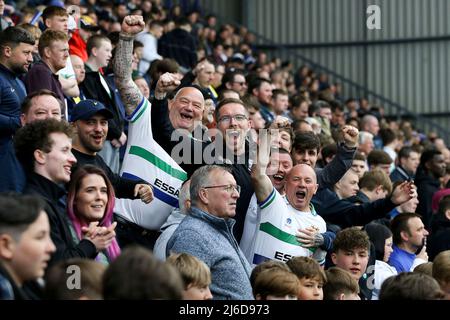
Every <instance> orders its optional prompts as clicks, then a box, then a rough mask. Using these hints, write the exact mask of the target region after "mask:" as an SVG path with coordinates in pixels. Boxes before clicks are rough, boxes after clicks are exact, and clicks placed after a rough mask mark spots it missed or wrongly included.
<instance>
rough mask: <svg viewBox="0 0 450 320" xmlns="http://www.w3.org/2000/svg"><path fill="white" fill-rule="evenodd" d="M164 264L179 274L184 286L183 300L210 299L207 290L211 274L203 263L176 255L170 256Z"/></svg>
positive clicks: (181, 254) (190, 257) (179, 254)
mask: <svg viewBox="0 0 450 320" xmlns="http://www.w3.org/2000/svg"><path fill="white" fill-rule="evenodd" d="M166 262H167V263H168V264H170V265H172V266H174V267H175V268H176V269H177V270H178V271H179V272H180V275H181V279H182V280H183V285H184V289H183V292H182V294H183V300H210V299H212V294H211V291H210V290H209V285H210V284H211V272H210V270H209V267H208V266H207V265H206V264H205V263H204V262H203V261H201V260H199V259H198V258H196V257H194V256H192V255H190V254H187V253H177V254H171V255H170V256H169V257H168V258H167V260H166Z"/></svg>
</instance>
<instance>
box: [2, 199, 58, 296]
mask: <svg viewBox="0 0 450 320" xmlns="http://www.w3.org/2000/svg"><path fill="white" fill-rule="evenodd" d="M55 250H56V248H55V245H54V244H53V242H52V240H51V239H50V224H49V222H48V217H47V214H46V213H45V211H44V202H43V201H42V200H40V199H39V198H37V197H34V196H19V195H0V300H29V299H35V298H37V297H35V296H34V295H35V294H39V293H38V292H35V291H31V292H30V291H27V290H26V282H29V283H28V284H30V282H33V283H34V282H35V281H36V280H38V279H40V278H42V277H43V276H44V272H45V268H46V267H47V263H48V261H49V260H50V257H51V255H52V253H53V252H55ZM30 288H31V287H30ZM33 288H34V286H33Z"/></svg>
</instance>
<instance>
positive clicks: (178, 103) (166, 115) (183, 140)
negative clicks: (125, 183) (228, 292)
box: [152, 73, 253, 241]
mask: <svg viewBox="0 0 450 320" xmlns="http://www.w3.org/2000/svg"><path fill="white" fill-rule="evenodd" d="M179 84H180V82H179V81H178V80H176V77H175V75H173V74H170V73H165V74H163V75H162V76H161V77H160V79H159V81H158V83H157V85H156V90H155V98H154V99H153V101H152V105H153V106H152V131H153V136H154V139H155V141H156V142H157V143H158V144H159V145H160V146H161V147H162V148H163V149H164V150H165V151H166V152H167V153H169V154H170V155H172V157H173V158H174V159H175V161H176V162H177V163H178V164H179V165H180V166H181V167H182V168H183V169H184V170H185V171H186V173H187V174H188V176H190V175H191V174H192V173H193V172H194V171H195V170H196V169H198V168H199V167H201V166H203V165H205V164H219V165H224V166H227V167H229V168H230V170H231V172H232V175H233V176H234V178H235V179H236V182H237V184H238V185H239V186H240V187H241V189H242V192H241V196H240V198H239V201H238V202H237V209H236V226H235V228H234V231H233V232H234V235H235V237H236V239H237V240H238V241H239V240H240V239H241V236H242V231H243V228H244V221H245V215H246V213H247V208H248V205H249V203H250V199H251V197H252V194H253V187H252V184H251V178H250V167H251V165H250V162H249V158H250V155H249V154H250V152H249V149H250V147H249V143H248V142H247V139H246V138H247V133H248V132H249V130H250V124H251V122H250V120H249V114H248V111H247V109H246V108H245V106H244V103H243V102H242V101H241V100H238V99H224V100H222V101H221V102H220V103H219V104H218V105H217V107H216V110H215V114H214V117H215V120H216V123H217V129H218V131H219V132H218V134H217V135H216V137H215V141H214V145H211V141H208V139H207V138H205V135H204V132H203V131H201V129H200V126H199V125H200V124H201V118H202V112H203V108H204V100H203V96H202V94H201V92H200V90H198V89H197V88H195V87H184V88H182V89H180V90H179V91H178V92H177V93H176V94H175V97H174V98H173V99H171V100H167V98H166V94H167V93H168V92H170V91H172V90H174V89H175V88H176V86H177V85H179ZM199 129H200V130H199ZM199 131H200V132H201V134H200V135H199V134H198V132H199ZM174 134H175V135H176V136H177V137H176V139H175V141H173V140H172V137H173V135H174ZM220 136H221V137H220Z"/></svg>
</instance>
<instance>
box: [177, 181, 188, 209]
mask: <svg viewBox="0 0 450 320" xmlns="http://www.w3.org/2000/svg"><path fill="white" fill-rule="evenodd" d="M190 185H191V182H190V180H187V181H186V182H185V183H184V184H183V185H182V186H181V188H180V193H179V195H178V205H179V207H180V212H181V213H184V214H186V213H187V208H186V201H187V200H191V193H190V190H189V188H190Z"/></svg>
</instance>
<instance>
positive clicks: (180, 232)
mask: <svg viewBox="0 0 450 320" xmlns="http://www.w3.org/2000/svg"><path fill="white" fill-rule="evenodd" d="M239 191H240V187H239V186H238V185H237V184H236V181H235V180H234V178H233V176H232V175H231V173H230V171H228V170H227V169H226V168H225V167H220V166H215V165H209V166H203V167H201V168H199V169H197V170H196V171H195V172H194V174H193V175H192V177H191V186H190V194H191V203H192V206H191V209H190V211H189V214H188V215H187V216H186V218H184V219H183V221H182V222H181V223H180V225H179V226H178V228H177V229H176V230H175V232H174V234H173V235H172V237H171V238H170V239H169V242H168V244H167V249H166V253H169V252H178V253H181V252H185V253H189V254H191V255H193V256H196V257H197V258H199V259H200V260H202V261H204V262H205V263H206V264H207V265H208V266H209V268H210V269H211V276H212V283H211V286H210V289H211V292H212V294H213V299H232V300H251V299H253V295H252V288H251V285H250V280H249V278H250V273H251V267H250V265H249V263H248V262H247V259H246V258H245V256H244V254H243V253H242V251H241V249H240V248H239V245H238V243H237V241H236V239H235V238H234V236H233V232H232V229H233V225H234V223H235V221H234V219H232V218H233V217H234V215H235V214H236V202H237V199H238V198H239Z"/></svg>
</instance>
